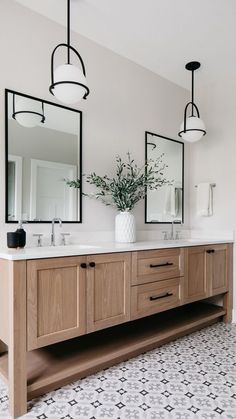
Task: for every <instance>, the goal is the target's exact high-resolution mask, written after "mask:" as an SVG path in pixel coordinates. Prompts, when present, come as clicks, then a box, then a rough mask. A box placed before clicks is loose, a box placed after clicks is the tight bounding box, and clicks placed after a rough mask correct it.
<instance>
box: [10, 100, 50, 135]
mask: <svg viewBox="0 0 236 419" xmlns="http://www.w3.org/2000/svg"><path fill="white" fill-rule="evenodd" d="M12 118H13V119H15V120H16V121H17V122H18V123H19V124H20V125H22V126H23V127H26V128H33V127H36V126H37V125H39V124H40V123H41V124H44V122H45V115H44V103H43V101H42V102H41V101H38V100H32V99H29V98H26V97H19V98H18V100H17V101H16V98H15V94H13V113H12Z"/></svg>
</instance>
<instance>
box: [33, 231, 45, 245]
mask: <svg viewBox="0 0 236 419" xmlns="http://www.w3.org/2000/svg"><path fill="white" fill-rule="evenodd" d="M33 237H38V240H37V246H38V247H42V237H43V234H42V233H35V234H33Z"/></svg>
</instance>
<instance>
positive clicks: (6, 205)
mask: <svg viewBox="0 0 236 419" xmlns="http://www.w3.org/2000/svg"><path fill="white" fill-rule="evenodd" d="M9 93H11V94H16V95H19V96H22V97H26V98H28V99H33V100H38V101H43V102H44V103H46V104H48V105H53V106H57V107H58V108H62V109H66V110H68V111H72V112H76V113H78V114H80V131H79V137H80V144H79V153H80V158H79V162H78V164H79V170H78V177H79V179H80V180H81V187H80V190H79V191H78V195H79V199H80V208H79V216H80V220H79V221H63V220H62V223H63V224H81V223H82V195H83V193H82V128H83V113H82V111H80V110H78V109H73V108H69V107H67V106H63V105H59V104H57V103H54V102H49V101H48V100H45V99H42V98H39V97H35V96H30V95H27V94H25V93H21V92H17V91H15V90H11V89H5V222H6V223H7V224H17V223H18V221H17V220H16V221H9V220H8V94H9ZM50 223H51V221H28V220H27V224H50Z"/></svg>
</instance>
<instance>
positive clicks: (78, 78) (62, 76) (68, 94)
mask: <svg viewBox="0 0 236 419" xmlns="http://www.w3.org/2000/svg"><path fill="white" fill-rule="evenodd" d="M70 81H72V82H76V83H81V84H83V85H85V86H87V82H86V78H85V76H84V74H83V72H82V70H81V69H80V68H79V67H76V66H75V65H72V64H63V65H60V66H59V67H57V68H56V70H55V72H54V83H58V82H63V83H62V84H58V85H56V86H55V87H54V89H53V94H54V95H55V96H56V98H57V99H58V100H60V101H61V102H63V103H66V104H68V105H72V104H74V103H77V102H79V101H80V100H81V99H82V98H83V97H84V95H85V93H86V89H85V88H84V87H83V86H81V85H79V84H75V83H67V82H70Z"/></svg>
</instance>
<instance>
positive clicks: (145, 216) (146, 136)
mask: <svg viewBox="0 0 236 419" xmlns="http://www.w3.org/2000/svg"><path fill="white" fill-rule="evenodd" d="M148 135H152V136H153V137H159V138H162V139H165V140H168V141H173V142H174V143H179V144H181V145H182V185H183V190H182V223H184V143H183V142H182V141H178V140H173V138H169V137H165V136H164V135H160V134H155V133H154V132H150V131H145V163H146V162H147V144H148V142H150V141H148ZM144 222H145V224H171V221H163V222H159V221H147V189H146V191H145V209H144Z"/></svg>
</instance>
